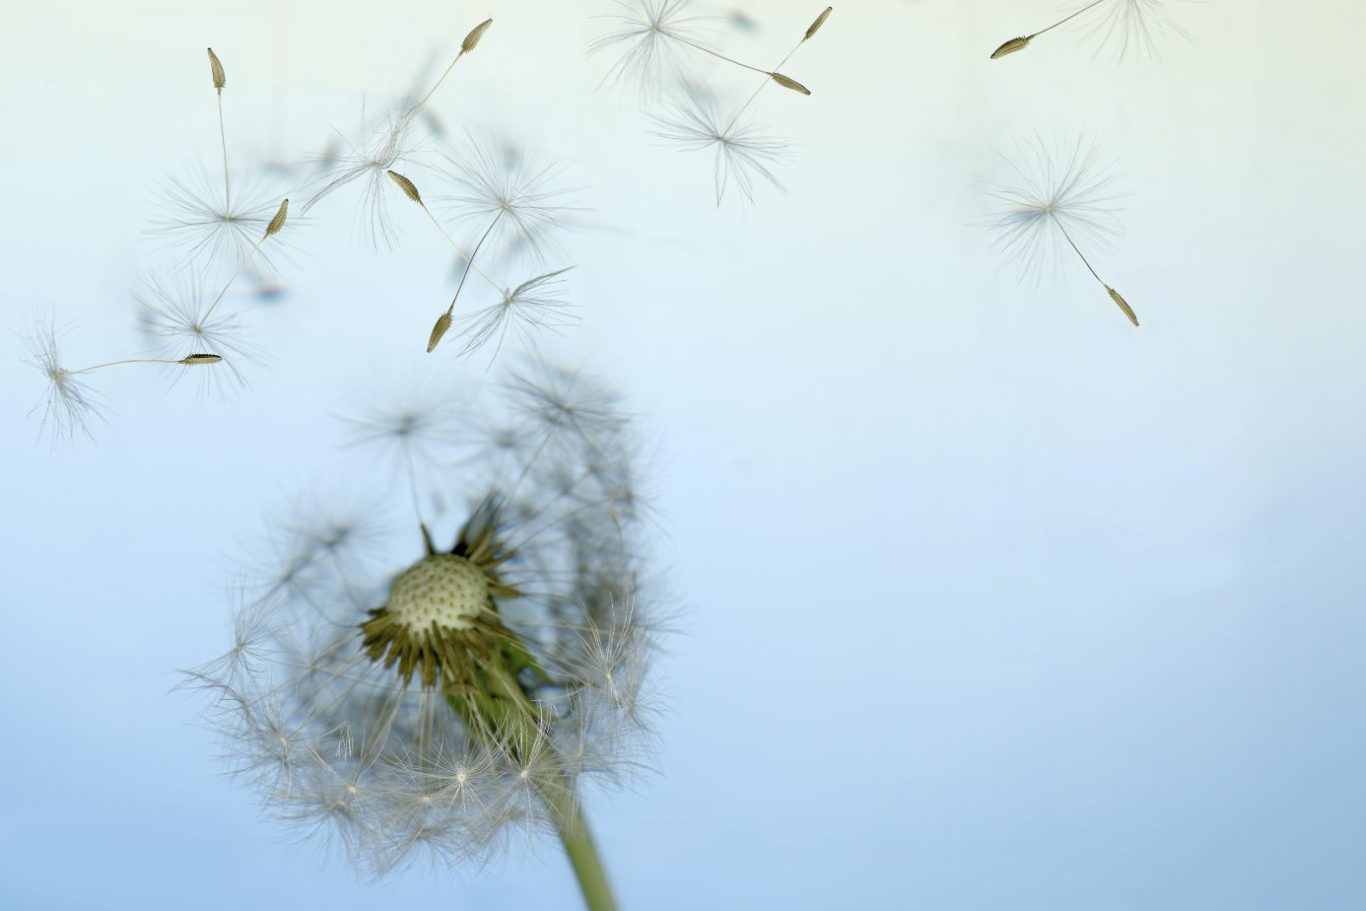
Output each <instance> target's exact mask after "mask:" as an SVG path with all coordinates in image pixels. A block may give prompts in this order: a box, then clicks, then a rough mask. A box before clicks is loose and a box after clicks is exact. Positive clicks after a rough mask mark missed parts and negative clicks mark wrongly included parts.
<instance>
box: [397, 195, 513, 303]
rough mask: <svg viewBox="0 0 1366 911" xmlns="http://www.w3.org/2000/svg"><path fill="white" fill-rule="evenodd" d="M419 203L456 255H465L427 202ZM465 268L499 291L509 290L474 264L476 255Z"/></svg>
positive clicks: (470, 258)
mask: <svg viewBox="0 0 1366 911" xmlns="http://www.w3.org/2000/svg"><path fill="white" fill-rule="evenodd" d="M418 205H420V206H422V211H423V212H425V213H427V217H428V218H430V219H431V221H432V224H434V225H436V230H438V231H440V232H441V236H442V237H444V238H446V242H447V243H449V244H450V245H451V249H452V250H454V251H455V253H456V255H457V256H461V257H463V256H464V255H465V252H464V251H463V250H461V249H460V245H459V244H457V243H456V242H455V238H454V237H451V235H450V232H449V231H447V230H446V227H445V225H443V224H441V222H440V221H438V220H437V217H436V216H435V215H433V214H432V210H431V209H428V208H427V206H426V204H425V203H418ZM499 214H502V213H499ZM465 268H466V269H467V270H468V269H473V270H474V274H475V275H478V276H479V277H480V278H482V279H483V280H484V281H486V282H488V283H489V284H490V285H492V286H493V287H494V288H496V289H498V290H499V291H505V290H507V289H505V288H504V287H503V286H502V285H501V284H499V283H498V282H496V281H494V280H493V278H491V277H490V276H489V274H488V273H487V272H485V271H484V270H483V269H481V268H479V267H478V266H476V265H475V264H474V257H473V256H470V257H469V258H468V259H466V260H465Z"/></svg>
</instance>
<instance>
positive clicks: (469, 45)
mask: <svg viewBox="0 0 1366 911" xmlns="http://www.w3.org/2000/svg"><path fill="white" fill-rule="evenodd" d="M490 25H493V20H492V19H485V20H484V21H483V22H481V23H479V24H478V25H476V26H475V27H474V28H473V29H471V30H470V33H469V34H468V35H466V36H465V40H464V41H462V42H460V53H462V54H468V53H469V52H470V51H472V50H474V49H475V48H476V47H477V46H478V45H479V39H480V38H483V37H484V32H487V31H488V30H489V26H490Z"/></svg>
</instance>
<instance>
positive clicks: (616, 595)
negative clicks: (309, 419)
mask: <svg viewBox="0 0 1366 911" xmlns="http://www.w3.org/2000/svg"><path fill="white" fill-rule="evenodd" d="M544 374H545V376H547V377H555V378H557V381H558V385H557V386H555V387H554V388H540V387H539V385H538V383H539V380H537V379H533V378H531V377H529V376H527V377H522V378H521V379H519V380H518V381H516V382H515V383H514V384H512V385H511V386H510V387H508V393H509V396H510V397H511V398H513V399H515V400H516V401H513V402H511V403H510V404H511V405H512V407H511V408H510V409H509V410H508V411H507V416H508V418H509V420H510V421H511V422H512V423H514V424H515V425H516V426H517V427H518V431H519V432H518V433H517V434H516V437H517V439H518V440H520V442H519V443H518V444H516V445H515V446H514V448H513V449H511V450H506V451H505V450H503V449H501V448H499V447H490V448H489V449H488V450H487V451H486V452H485V458H483V459H482V460H477V461H471V462H469V463H467V465H466V468H465V469H463V470H462V471H461V472H460V477H461V478H462V479H464V480H465V481H466V482H467V484H468V486H467V489H466V497H467V502H468V503H469V504H470V508H469V511H468V512H467V513H466V518H465V521H464V522H463V524H462V525H461V526H460V527H459V528H458V530H456V531H454V532H453V533H447V534H444V535H443V534H439V533H432V532H431V531H429V530H428V528H427V527H426V526H425V525H424V526H418V527H414V526H415V525H416V522H415V521H414V520H413V519H411V518H410V519H408V520H407V522H405V523H404V524H405V525H407V527H408V530H407V531H406V532H404V533H403V534H402V535H401V536H400V537H398V538H397V539H396V540H392V541H391V540H390V538H391V537H392V536H388V535H386V536H384V538H382V539H377V540H373V541H371V540H366V541H363V542H362V541H357V540H355V539H350V540H345V541H343V542H341V544H340V545H339V547H338V549H337V550H336V551H335V552H334V553H332V554H330V555H329V554H328V553H326V552H325V551H324V549H323V548H321V547H320V546H318V545H317V544H316V543H313V542H314V541H315V540H316V539H317V538H319V537H321V536H320V535H316V534H315V535H311V536H308V537H309V538H310V540H309V541H306V542H305V543H304V544H303V546H294V545H290V546H288V547H287V551H288V552H287V553H286V554H285V558H284V559H283V560H280V561H272V563H273V565H272V566H270V567H269V568H268V569H267V571H266V573H265V575H267V576H268V577H269V580H268V581H267V583H266V584H264V585H262V586H260V590H261V591H262V594H261V595H260V596H259V597H257V598H253V599H252V600H251V601H249V602H248V603H247V604H245V605H243V606H242V608H241V609H240V612H239V614H240V616H241V620H240V622H239V623H238V625H237V628H236V629H235V631H234V632H235V642H234V644H233V647H232V648H231V649H230V650H229V652H228V654H227V655H226V656H224V657H223V658H220V659H218V660H217V661H215V662H212V663H210V664H208V665H206V666H204V667H203V668H200V669H198V670H196V671H194V672H191V674H190V675H188V677H187V681H186V685H187V686H189V687H192V688H195V689H198V690H200V691H201V692H203V693H205V694H207V695H209V696H210V697H211V698H212V700H213V706H212V709H211V713H210V716H209V717H210V719H211V721H212V723H214V724H215V725H216V726H218V728H219V729H220V731H221V733H222V734H223V735H224V738H225V742H226V743H227V744H228V747H229V749H230V751H231V754H232V759H233V764H234V766H235V768H236V769H237V770H238V771H239V772H241V773H242V774H244V775H246V776H247V777H248V778H249V779H251V780H252V781H253V782H254V783H255V784H256V786H257V788H258V790H259V791H260V793H261V794H262V796H263V798H264V801H265V803H266V806H267V808H268V809H269V810H270V811H272V812H273V813H274V814H275V815H276V816H278V817H279V818H280V819H281V820H283V821H284V822H285V823H286V824H288V825H290V826H291V827H294V828H296V829H298V830H300V831H302V832H304V833H305V834H308V835H318V836H320V837H324V838H331V839H333V840H334V841H335V842H336V843H338V844H340V846H342V847H343V848H344V849H345V850H346V852H347V853H348V855H349V856H350V858H351V859H352V861H353V862H354V863H355V864H356V865H357V866H358V867H360V868H361V869H362V870H364V871H367V872H370V873H377V874H378V873H384V872H387V871H389V870H392V869H394V868H396V867H398V866H400V865H402V864H404V863H406V862H410V861H412V860H413V859H415V858H418V857H422V856H424V855H425V856H429V857H431V858H433V859H438V860H441V861H443V862H449V861H459V860H466V859H468V860H473V861H476V862H478V861H481V860H484V859H486V858H487V857H489V856H490V855H491V854H492V853H494V852H495V851H497V850H498V849H499V848H501V847H504V846H506V845H507V844H508V843H509V842H510V839H509V838H508V837H507V836H508V834H509V833H510V832H511V831H512V830H517V829H521V830H528V831H530V832H533V833H536V832H541V831H545V830H547V829H549V830H552V831H554V832H556V833H557V834H558V836H559V838H560V840H561V842H562V843H563V845H564V847H565V849H566V853H567V854H568V856H569V858H570V860H571V863H572V865H573V867H574V870H575V873H576V875H577V877H578V879H579V882H580V885H581V887H582V890H583V894H584V898H585V900H586V902H587V904H588V907H590V908H592V909H607V908H612V907H615V905H614V902H613V899H612V897H611V892H610V888H609V886H608V881H607V877H606V874H605V871H604V868H603V865H602V863H601V861H600V859H599V857H598V855H597V852H596V849H595V847H594V844H593V839H592V837H591V835H590V834H589V831H588V828H587V826H586V823H585V820H584V815H583V811H582V802H583V797H584V788H585V786H586V785H587V784H588V783H589V782H590V781H593V780H596V781H599V782H606V783H615V782H617V781H619V780H621V779H622V778H625V777H628V776H630V775H631V774H634V773H636V772H638V771H639V770H640V769H642V768H643V767H644V766H645V760H646V759H647V752H646V750H647V747H648V743H649V736H650V734H649V726H650V723H651V721H652V718H653V714H654V712H653V708H652V703H651V701H650V699H649V697H648V693H647V686H648V678H649V673H648V669H649V663H650V657H651V655H652V653H653V652H654V651H655V642H656V639H657V637H658V635H659V631H658V629H657V628H656V627H655V626H654V625H653V624H652V622H651V620H650V609H651V608H652V607H653V599H651V598H650V597H649V595H648V593H647V591H646V586H645V584H644V582H643V579H644V576H645V567H644V561H643V558H642V549H641V546H640V540H639V536H638V521H637V520H636V519H634V518H633V517H632V515H631V514H630V513H629V512H624V511H622V510H620V509H616V508H615V506H616V505H617V504H619V502H620V499H619V495H620V491H621V489H622V488H624V487H626V486H629V485H630V484H631V483H632V482H633V477H632V474H631V472H630V470H629V465H628V461H629V454H631V453H634V452H635V444H634V436H633V434H632V432H631V427H630V422H629V420H628V419H627V418H626V416H625V415H624V414H622V413H621V411H620V409H619V406H618V405H617V402H616V398H615V396H614V395H613V394H612V393H610V392H609V391H606V390H603V389H602V388H601V387H598V386H597V385H596V384H594V383H593V382H592V381H590V380H588V379H586V378H584V377H581V376H577V375H570V374H566V373H564V372H563V371H555V370H549V369H547V370H546V371H544ZM569 390H572V391H574V392H575V393H578V394H579V397H578V398H576V399H573V400H568V399H566V398H565V395H566V393H567V391H569ZM528 403H534V405H533V406H532V407H527V406H528ZM550 403H555V404H554V405H553V406H552V405H551V404H550ZM509 453H511V454H512V456H513V458H511V459H509V458H507V456H508V455H509ZM607 454H615V455H616V456H618V457H617V458H607V457H605V456H606V455H607ZM367 477H369V475H367ZM297 534H298V532H297V531H293V532H290V533H289V534H286V535H284V536H283V537H284V538H286V539H293V538H294V537H296V536H297ZM391 545H393V546H391ZM404 550H406V551H407V553H406V555H404V554H403V551H404ZM282 566H283V567H284V571H283V573H282V571H281V570H280V567H282Z"/></svg>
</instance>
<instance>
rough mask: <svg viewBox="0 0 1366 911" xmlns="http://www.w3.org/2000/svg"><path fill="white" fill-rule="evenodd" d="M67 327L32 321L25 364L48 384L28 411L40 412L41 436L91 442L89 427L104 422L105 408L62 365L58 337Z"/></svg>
mask: <svg viewBox="0 0 1366 911" xmlns="http://www.w3.org/2000/svg"><path fill="white" fill-rule="evenodd" d="M67 331H69V327H66V328H61V327H58V326H57V323H56V319H55V317H52V316H48V317H46V318H35V319H34V320H33V322H32V324H31V325H30V327H29V330H28V333H27V335H26V338H25V341H26V343H27V346H28V350H29V356H28V358H27V359H26V363H28V364H29V365H30V366H32V367H34V368H36V369H37V370H38V371H39V372H41V373H42V375H43V378H44V380H45V381H46V383H47V387H46V391H45V392H44V394H43V397H42V398H41V399H40V400H39V401H38V403H37V404H36V405H34V406H33V408H32V409H31V410H30V411H29V414H33V413H34V412H36V411H38V410H39V409H40V408H41V409H42V423H41V424H40V431H39V432H40V433H47V434H49V435H50V437H51V439H52V442H53V443H54V444H55V443H56V442H57V440H59V439H67V440H69V439H72V438H74V437H76V436H84V437H86V438H87V439H94V434H93V432H92V431H91V428H90V425H91V424H92V423H94V422H96V421H101V420H104V406H103V404H102V402H101V400H100V398H99V395H98V393H96V392H95V390H94V389H93V388H92V387H91V386H90V385H89V384H88V383H87V382H86V381H84V380H83V379H82V378H81V377H80V376H79V375H78V373H77V372H76V371H73V370H69V369H67V368H66V367H65V366H64V365H63V364H62V353H61V345H60V342H61V337H62V335H63V334H65V332H67Z"/></svg>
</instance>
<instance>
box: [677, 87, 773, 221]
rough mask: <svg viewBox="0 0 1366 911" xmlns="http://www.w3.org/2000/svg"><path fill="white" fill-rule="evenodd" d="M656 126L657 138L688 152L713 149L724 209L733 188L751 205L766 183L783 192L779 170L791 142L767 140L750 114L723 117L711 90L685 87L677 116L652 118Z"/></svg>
mask: <svg viewBox="0 0 1366 911" xmlns="http://www.w3.org/2000/svg"><path fill="white" fill-rule="evenodd" d="M650 122H651V124H652V129H653V132H654V133H655V135H656V136H658V137H659V138H661V139H663V140H665V141H667V142H669V143H671V144H673V145H674V146H675V147H677V148H678V149H680V150H682V151H689V152H695V151H703V150H705V149H712V150H713V152H714V155H715V158H714V162H713V177H714V181H715V187H716V204H717V205H718V206H719V205H721V201H722V200H723V199H724V198H725V195H726V190H727V189H729V188H730V187H731V186H734V187H736V188H737V189H738V190H739V191H740V193H741V195H743V196H744V197H745V199H746V200H748V201H750V202H753V201H754V193H755V189H756V187H757V185H758V184H760V183H768V184H770V185H772V186H774V187H776V188H777V189H779V190H781V189H783V185H782V183H781V182H780V181H779V180H778V177H777V175H776V174H774V173H773V167H774V166H775V165H776V164H778V163H779V162H780V161H782V160H783V158H784V157H785V156H786V153H787V150H788V145H787V143H786V142H785V141H783V140H781V139H777V138H774V137H772V136H767V135H764V134H763V132H762V131H761V130H760V128H759V127H758V126H757V125H756V124H755V122H754V120H753V118H752V117H750V116H748V115H744V114H741V115H740V116H737V115H735V114H730V115H723V114H722V113H721V111H720V109H719V108H718V106H717V104H716V100H715V98H714V97H712V96H711V95H710V94H708V93H707V92H706V91H704V90H702V89H700V88H697V87H695V86H689V87H685V88H684V89H683V90H682V91H680V92H679V93H677V94H676V95H675V97H674V101H673V109H672V111H671V112H670V113H668V114H666V115H652V116H651V117H650Z"/></svg>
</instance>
